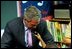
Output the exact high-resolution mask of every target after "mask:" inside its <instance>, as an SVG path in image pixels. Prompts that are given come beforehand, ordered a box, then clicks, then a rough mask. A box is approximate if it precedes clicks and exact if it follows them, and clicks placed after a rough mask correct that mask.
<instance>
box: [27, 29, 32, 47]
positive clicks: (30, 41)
mask: <svg viewBox="0 0 72 49" xmlns="http://www.w3.org/2000/svg"><path fill="white" fill-rule="evenodd" d="M27 36H28V38H27V43H28V47H31V46H32V35H31V31H30V30H28V33H27Z"/></svg>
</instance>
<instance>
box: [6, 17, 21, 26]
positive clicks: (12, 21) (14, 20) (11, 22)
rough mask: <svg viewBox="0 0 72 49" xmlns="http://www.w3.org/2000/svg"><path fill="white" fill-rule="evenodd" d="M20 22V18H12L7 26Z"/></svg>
mask: <svg viewBox="0 0 72 49" xmlns="http://www.w3.org/2000/svg"><path fill="white" fill-rule="evenodd" d="M21 21H22V17H17V18H14V19H12V20H10V21H9V22H8V23H7V24H9V25H10V24H17V23H20V22H21Z"/></svg>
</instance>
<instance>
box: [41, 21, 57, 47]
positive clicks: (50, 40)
mask: <svg viewBox="0 0 72 49" xmlns="http://www.w3.org/2000/svg"><path fill="white" fill-rule="evenodd" d="M42 33H43V35H42V38H43V40H44V42H45V43H46V48H57V45H56V43H54V39H53V36H52V35H51V34H50V32H49V31H48V29H47V25H46V22H44V24H43V32H42Z"/></svg>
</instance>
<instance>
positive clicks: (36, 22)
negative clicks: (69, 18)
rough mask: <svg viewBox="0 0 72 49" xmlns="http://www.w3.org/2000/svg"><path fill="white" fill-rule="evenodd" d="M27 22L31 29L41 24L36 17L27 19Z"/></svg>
mask: <svg viewBox="0 0 72 49" xmlns="http://www.w3.org/2000/svg"><path fill="white" fill-rule="evenodd" d="M25 23H26V26H27V27H28V28H29V29H35V28H36V26H37V25H38V24H39V21H36V20H34V19H32V20H27V19H25Z"/></svg>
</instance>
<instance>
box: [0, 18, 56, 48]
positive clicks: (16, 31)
mask: <svg viewBox="0 0 72 49" xmlns="http://www.w3.org/2000/svg"><path fill="white" fill-rule="evenodd" d="M34 31H37V32H38V33H39V34H40V35H41V37H42V39H43V40H44V42H45V43H46V44H47V46H46V47H48V48H49V47H50V48H51V47H56V45H55V43H54V40H53V37H52V35H51V34H50V33H49V31H48V29H47V25H46V22H45V21H41V22H40V23H39V24H38V25H37V27H36V29H34V30H32V40H33V46H32V48H33V47H34V48H38V47H39V41H38V39H37V38H36V37H35V36H34V34H33V32H34ZM24 35H25V29H24V24H23V18H21V17H19V18H15V19H13V20H11V21H9V22H8V23H7V25H6V27H5V31H4V34H3V36H2V39H1V48H14V47H15V48H26V46H25V36H24Z"/></svg>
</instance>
